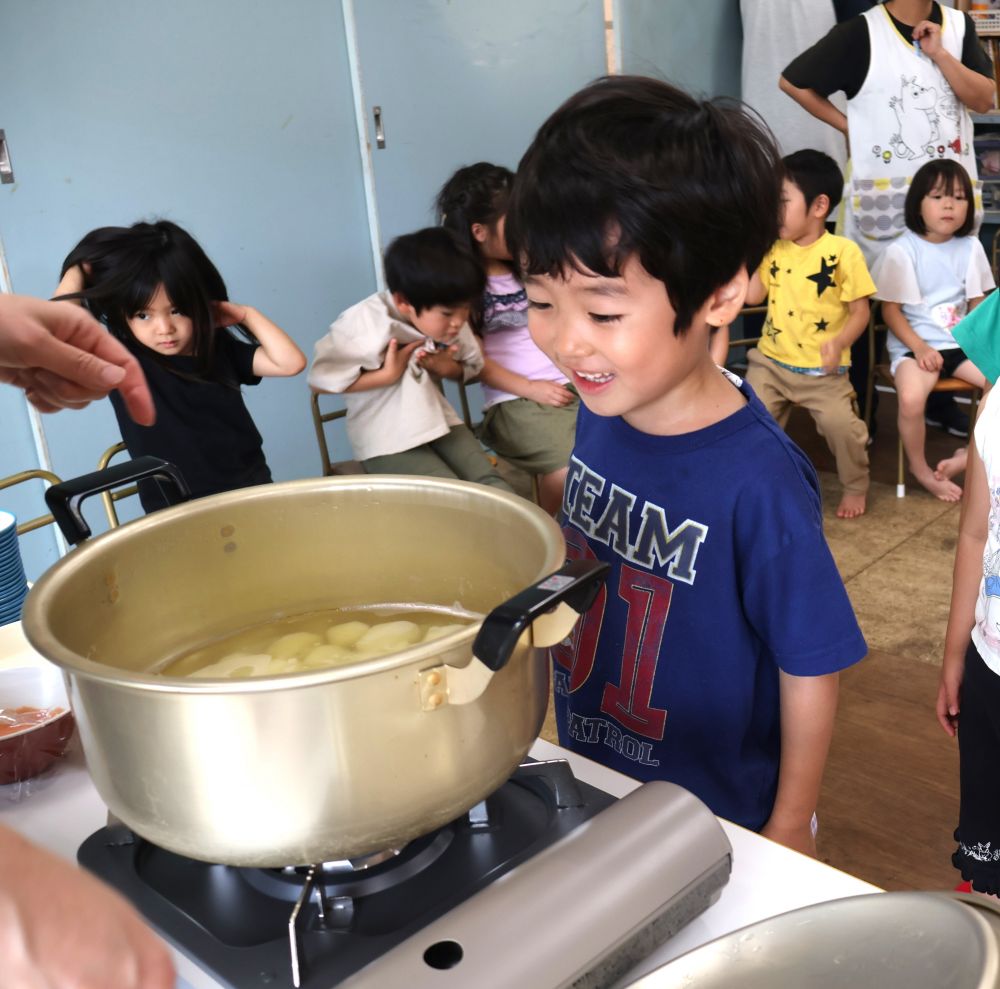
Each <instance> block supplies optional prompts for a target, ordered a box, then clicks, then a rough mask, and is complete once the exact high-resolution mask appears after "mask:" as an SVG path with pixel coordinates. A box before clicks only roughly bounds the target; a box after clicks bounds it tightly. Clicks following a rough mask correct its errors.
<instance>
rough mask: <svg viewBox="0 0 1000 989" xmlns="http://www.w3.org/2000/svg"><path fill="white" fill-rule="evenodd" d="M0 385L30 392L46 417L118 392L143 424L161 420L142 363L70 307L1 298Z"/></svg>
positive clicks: (87, 316) (31, 399)
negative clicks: (47, 414)
mask: <svg viewBox="0 0 1000 989" xmlns="http://www.w3.org/2000/svg"><path fill="white" fill-rule="evenodd" d="M0 382H6V383H7V384H12V385H16V386H17V387H18V388H22V389H24V392H25V395H26V396H27V398H28V401H29V402H31V404H32V405H34V406H35V407H36V408H37V409H39V411H41V412H57V411H58V410H59V409H67V408H75V409H78V408H83V406H85V405H87V404H88V403H89V402H93V401H95V400H97V399H99V398H104V397H105V396H106V395H107V394H108V392H110V391H114V390H116V389H117V390H118V391H119V392H120V393H121V396H122V398H123V399H124V401H125V405H126V407H127V408H128V411H129V415H131V416H132V418H133V419H134V420H135V421H136V422H137V423H139V424H140V425H144V426H148V425H150V424H151V423H152V422H153V421H154V420H155V418H156V413H155V412H154V409H153V399H152V396H151V395H150V393H149V387H148V386H147V384H146V379H145V377H144V376H143V373H142V368H140V367H139V362H138V361H137V360H136V359H135V357H133V356H132V355H131V354H130V353H129V352H128V351H127V350H126V349H125V347H123V346H122V344H121V343H119V342H118V341H117V340H115V339H114V337H112V336H111V335H110V334H109V333H108V332H107V330H105V329H104V327H103V326H101V324H100V323H98V322H97V320H95V319H94V318H93V317H92V316H91V315H90V314H89V313H88V312H87V311H86V310H85V309H83V308H82V307H80V306H77V305H73V304H72V303H69V302H45V301H43V300H42V299H32V298H29V297H27V296H18V295H0Z"/></svg>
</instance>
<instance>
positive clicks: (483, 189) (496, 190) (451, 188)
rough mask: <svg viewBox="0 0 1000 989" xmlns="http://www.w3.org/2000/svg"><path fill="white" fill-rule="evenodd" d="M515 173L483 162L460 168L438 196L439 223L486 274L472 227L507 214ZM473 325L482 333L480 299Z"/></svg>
mask: <svg viewBox="0 0 1000 989" xmlns="http://www.w3.org/2000/svg"><path fill="white" fill-rule="evenodd" d="M513 182H514V173H513V172H512V171H511V170H510V169H509V168H504V166H503V165H493V164H491V163H490V162H488V161H479V162H476V164H475V165H465V166H464V167H462V168H460V169H459V170H458V171H457V172H455V174H454V175H452V177H451V178H450V179H448V181H447V182H445V184H444V185H443V186H442V187H441V191H440V192H439V193H438V194H437V199H436V200H435V206H436V208H437V216H438V223H440V224H441V226H443V227H444V228H445V229H446V230H450V231H451V232H452V234H454V236H455V238H456V239H457V240H458V242H459V243H460V244H462V246H463V247H464V248H465V249H466V250H468V251H469V253H470V254H471V255H472V256H473V257H474V258H476V260H477V261H478V262H479V264H480V265H482V267H483V271H484V272H485V270H486V266H485V264H484V262H483V257H482V253H481V247H480V244H479V241H477V240H476V238H475V236H474V235H473V233H472V225H473V224H474V223H481V224H482V225H483V226H484V227H492V226H493V225H494V224H496V223H498V222H499V221H500V220H501V218H502V217H503V215H504V214H505V213H506V212H507V201H508V200H509V199H510V188H511V185H512V184H513ZM469 323H470V324H471V326H472V328H473V329H474V330H475V331H476V332H479V331H480V330H481V329H482V325H483V300H482V298H480V299H477V300H476V301H475V303H473V305H472V308H471V310H470V312H469Z"/></svg>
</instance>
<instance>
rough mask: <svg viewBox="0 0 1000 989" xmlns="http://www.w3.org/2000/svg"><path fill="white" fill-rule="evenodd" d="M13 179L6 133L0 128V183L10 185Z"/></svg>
mask: <svg viewBox="0 0 1000 989" xmlns="http://www.w3.org/2000/svg"><path fill="white" fill-rule="evenodd" d="M13 181H14V169H13V168H12V167H11V164H10V152H9V151H8V150H7V135H6V134H5V133H4V132H3V131H2V130H0V184H3V185H10V184H11V183H12V182H13Z"/></svg>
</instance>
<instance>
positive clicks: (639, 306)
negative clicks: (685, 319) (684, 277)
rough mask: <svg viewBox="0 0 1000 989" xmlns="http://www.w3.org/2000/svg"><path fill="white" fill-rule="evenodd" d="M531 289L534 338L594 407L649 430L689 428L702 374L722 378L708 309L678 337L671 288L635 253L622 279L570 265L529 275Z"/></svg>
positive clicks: (527, 282)
mask: <svg viewBox="0 0 1000 989" xmlns="http://www.w3.org/2000/svg"><path fill="white" fill-rule="evenodd" d="M525 288H526V289H527V294H528V329H529V330H530V332H531V336H532V339H533V340H534V341H535V343H536V344H537V346H538V347H539V349H541V350H542V351H544V353H545V354H546V355H547V356H548V357H549V358H550V359H551V360H552V361H553V362H554V363H555V364H556V365H557V366H558V367H559V368H560V369H561V370H562V371H563V372H564V373H565V374H566V376H567V377H568V378H569V379H570V380H571V381H572V383H573V385H574V387H575V388H576V389H577V391H578V392H579V393H580V398H581V399H582V401H583V402H584V403H585V404H586V406H587V408H588V409H590V410H591V411H592V412H594V413H596V414H597V415H601V416H621V417H622V418H623V419H624V420H625V421H626V422H627V423H628V424H629V425H630V426H632V427H633V428H635V429H638V430H640V431H642V432H645V433H653V434H667V433H672V432H682V431H684V429H685V428H686V419H687V418H688V417H689V416H690V410H689V409H688V408H687V406H688V405H689V403H688V392H689V390H690V388H691V386H692V385H693V383H694V382H695V381H696V378H697V373H696V372H698V371H699V370H701V371H705V370H709V371H710V372H711V373H712V374H714V376H716V377H718V371H717V370H716V369H715V366H714V365H713V364H712V362H711V358H710V357H709V353H708V339H707V338H708V330H707V326H706V324H705V321H704V315H705V312H704V307H703V309H702V310H699V312H698V313H697V314H696V316H695V320H694V321H693V323H692V325H691V327H690V328H689V329H688V330H687V332H685V333H683V334H681V335H680V336H677V335H675V334H674V321H675V313H674V309H673V307H672V306H671V305H670V299H669V297H668V296H667V290H666V286H664V284H663V282H661V281H659V280H658V279H656V278H653V277H652V276H651V275H650V274H649V273H648V272H647V271H646V270H645V269H644V268H643V267H642V265H641V264H640V262H639V260H638V258H636V257H634V256H633V257H631V258H629V260H628V261H627V262H626V263H625V265H624V266H623V268H622V274H621V277H620V278H605V277H603V276H600V275H596V274H594V273H593V272H590V271H586V272H580V271H576V270H575V269H571V270H569V271H567V272H566V273H565V277H560V278H554V277H552V276H549V275H529V276H528V277H527V278H526V279H525ZM706 305H707V304H706Z"/></svg>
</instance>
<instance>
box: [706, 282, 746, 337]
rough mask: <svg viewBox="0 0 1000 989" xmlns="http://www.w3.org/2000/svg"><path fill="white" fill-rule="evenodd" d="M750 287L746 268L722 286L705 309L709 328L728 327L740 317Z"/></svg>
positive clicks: (710, 298) (711, 296)
mask: <svg viewBox="0 0 1000 989" xmlns="http://www.w3.org/2000/svg"><path fill="white" fill-rule="evenodd" d="M749 287H750V275H749V274H747V270H746V268H740V270H739V271H738V272H737V273H736V274H735V275H734V276H733V277H732V278H731V279H730V280H729V281H728V282H726V284H725V285H720V286H719V287H718V288H717V289H716V290H715V291H714V292H713V293H712V294H711V295H710V296H709V297H708V301H707V302H706V303H705V305H704V307H703V313H704V317H705V322H706V323H708V325H709V326H728V325H729V324H730V323H731V322H732V321H733V320H734V319H736V317H737V316H738V315H739V312H740V310H741V309H742V308H743V303H744V301H745V300H746V297H747V289H748V288H749Z"/></svg>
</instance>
